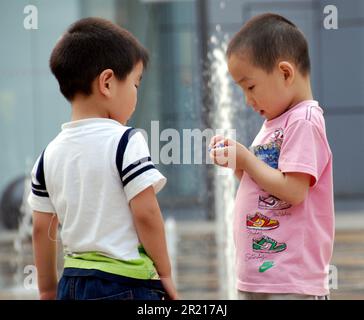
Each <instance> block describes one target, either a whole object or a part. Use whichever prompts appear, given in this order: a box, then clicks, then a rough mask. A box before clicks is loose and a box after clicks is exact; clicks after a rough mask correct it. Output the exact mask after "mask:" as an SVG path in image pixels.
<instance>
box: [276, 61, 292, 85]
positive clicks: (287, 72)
mask: <svg viewBox="0 0 364 320" xmlns="http://www.w3.org/2000/svg"><path fill="white" fill-rule="evenodd" d="M278 69H279V72H280V73H281V74H282V75H283V77H284V80H285V82H287V84H292V82H293V80H294V77H295V69H294V67H293V65H292V64H291V63H290V62H288V61H281V62H279V63H278Z"/></svg>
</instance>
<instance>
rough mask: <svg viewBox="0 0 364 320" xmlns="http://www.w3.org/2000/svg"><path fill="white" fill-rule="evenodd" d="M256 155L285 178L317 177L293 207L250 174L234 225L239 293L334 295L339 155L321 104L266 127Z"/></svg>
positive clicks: (313, 103) (237, 204)
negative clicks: (335, 157)
mask: <svg viewBox="0 0 364 320" xmlns="http://www.w3.org/2000/svg"><path fill="white" fill-rule="evenodd" d="M251 151H252V152H254V153H255V155H256V156H257V157H258V158H259V159H261V160H262V161H264V162H265V163H267V164H268V165H270V166H271V167H273V168H276V169H278V170H280V171H282V172H302V173H307V174H309V175H311V186H310V188H309V191H308V194H307V195H306V198H305V200H304V201H303V202H302V203H301V204H299V205H296V206H292V205H290V204H289V203H287V202H284V201H281V200H280V199H278V198H276V197H274V196H272V195H270V194H268V193H266V192H265V191H263V190H262V189H261V188H260V187H259V186H258V185H257V184H256V183H255V182H254V181H253V180H252V179H251V178H250V177H249V175H248V174H247V173H244V175H243V177H242V179H241V181H240V186H239V189H238V192H237V196H236V202H235V218H234V241H235V247H236V258H237V261H236V263H237V278H238V281H237V287H238V289H239V290H241V291H248V292H264V293H296V294H307V295H319V296H320V295H326V294H328V293H329V288H328V286H329V281H328V280H329V279H328V274H329V263H330V259H331V256H332V251H333V242H334V201H333V179H332V153H331V150H330V147H329V144H328V142H327V139H326V132H325V121H324V118H323V111H322V109H321V108H320V107H319V106H318V103H317V101H313V100H310V101H303V102H301V103H299V104H297V105H296V106H294V107H293V108H291V109H290V110H288V111H287V112H285V113H284V114H282V115H281V116H279V117H277V118H275V119H272V120H270V121H265V122H264V124H263V126H262V128H261V130H260V132H259V133H258V135H257V136H256V138H255V140H254V142H253V144H252V147H251Z"/></svg>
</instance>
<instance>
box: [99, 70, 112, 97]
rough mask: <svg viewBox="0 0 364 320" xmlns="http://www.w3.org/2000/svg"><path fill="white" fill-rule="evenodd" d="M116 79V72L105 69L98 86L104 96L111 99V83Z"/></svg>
mask: <svg viewBox="0 0 364 320" xmlns="http://www.w3.org/2000/svg"><path fill="white" fill-rule="evenodd" d="M114 77H115V75H114V71H112V70H111V69H105V70H104V71H102V72H101V73H100V75H99V78H98V83H97V85H98V88H99V91H100V93H101V94H102V95H104V96H106V97H110V95H111V83H112V80H113V79H114Z"/></svg>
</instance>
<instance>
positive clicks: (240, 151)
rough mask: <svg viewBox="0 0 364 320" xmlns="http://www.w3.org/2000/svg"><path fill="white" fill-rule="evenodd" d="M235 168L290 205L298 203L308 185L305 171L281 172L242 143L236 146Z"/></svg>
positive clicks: (308, 180)
mask: <svg viewBox="0 0 364 320" xmlns="http://www.w3.org/2000/svg"><path fill="white" fill-rule="evenodd" d="M236 166H237V169H243V170H244V171H246V172H247V173H248V174H249V176H250V177H251V178H252V179H253V180H254V181H255V183H257V184H258V185H259V186H260V187H261V188H262V189H263V190H264V191H266V192H268V193H269V194H271V195H273V196H275V197H277V198H279V199H281V200H283V201H286V202H288V203H290V204H292V205H298V204H300V203H301V202H302V201H303V200H304V199H305V197H306V194H307V192H308V189H309V187H310V182H311V176H310V175H309V174H306V173H299V172H289V173H282V172H281V171H280V170H278V169H274V168H272V167H270V166H269V165H267V164H266V163H265V162H263V161H262V160H260V159H258V158H257V157H256V156H255V155H254V154H253V153H251V152H250V151H249V150H248V149H247V148H245V147H244V146H242V145H239V144H238V146H237V159H236Z"/></svg>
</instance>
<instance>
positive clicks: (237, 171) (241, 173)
mask: <svg viewBox="0 0 364 320" xmlns="http://www.w3.org/2000/svg"><path fill="white" fill-rule="evenodd" d="M234 173H235V176H236V177H237V178H238V180H239V181H240V180H241V178H242V177H243V174H244V170H241V169H236V170H235V171H234Z"/></svg>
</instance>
